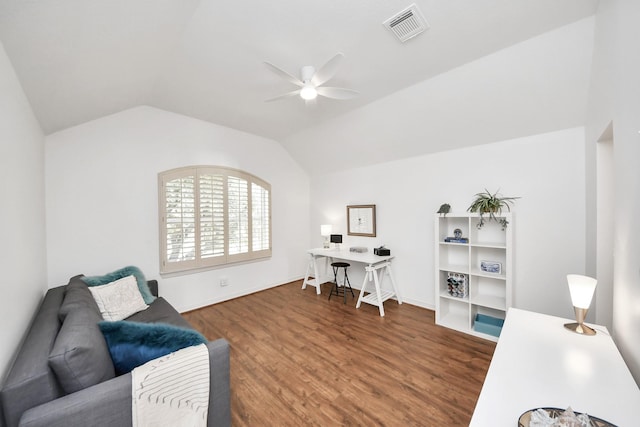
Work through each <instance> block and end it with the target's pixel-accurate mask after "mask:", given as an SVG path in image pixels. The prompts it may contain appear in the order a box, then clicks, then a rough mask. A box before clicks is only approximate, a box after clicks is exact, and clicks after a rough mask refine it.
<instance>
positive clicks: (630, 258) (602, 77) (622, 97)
mask: <svg viewBox="0 0 640 427" xmlns="http://www.w3.org/2000/svg"><path fill="white" fill-rule="evenodd" d="M639 19H640V2H637V1H634V0H610V1H606V2H600V3H599V7H598V13H597V15H596V27H595V43H594V61H593V66H592V79H591V87H590V93H589V95H590V96H589V106H588V116H587V117H588V120H587V126H586V135H587V148H588V149H589V150H588V154H589V156H590V158H595V144H596V141H597V139H598V138H599V137H600V135H601V134H602V132H603V131H604V130H605V128H606V126H607V124H608V123H609V122H610V121H612V122H613V157H614V159H613V163H614V164H613V169H614V187H615V190H614V191H615V195H614V197H615V205H614V206H612V209H613V210H614V212H613V215H614V231H613V233H614V236H613V252H614V253H613V255H614V258H613V259H614V261H613V270H614V273H613V277H614V280H613V336H614V340H615V341H616V344H617V345H618V348H619V349H620V351H621V353H622V355H623V357H624V359H625V361H626V363H627V365H628V366H629V368H630V370H631V372H632V373H633V375H634V377H635V379H636V382H640V329H639V328H638V325H640V310H639V309H638V307H640V239H638V236H640V221H638V218H639V217H640V168H638V159H640V79H639V78H638V76H640V50H639V49H638V40H640V26H638V20H639ZM588 166H589V169H588V170H589V171H590V175H588V182H590V183H593V184H592V185H593V186H595V182H596V179H594V176H595V170H596V169H595V166H594V162H590V163H588ZM595 223H596V220H595V218H590V224H595Z"/></svg>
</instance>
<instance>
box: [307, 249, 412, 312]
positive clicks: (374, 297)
mask: <svg viewBox="0 0 640 427" xmlns="http://www.w3.org/2000/svg"><path fill="white" fill-rule="evenodd" d="M307 253H308V254H309V265H308V266H307V273H306V274H305V277H304V281H303V282H302V289H306V288H307V285H310V286H315V287H316V293H318V294H320V285H321V284H322V283H324V282H325V281H326V280H325V281H323V280H322V279H321V276H320V274H319V270H318V259H320V258H324V259H325V260H328V262H327V263H325V271H324V272H325V277H326V272H327V269H328V265H330V264H331V263H332V262H333V260H334V259H342V260H345V261H352V262H358V263H362V264H365V268H364V269H365V272H366V274H365V276H364V281H363V283H362V288H361V289H360V296H359V297H358V302H357V303H356V308H360V304H361V303H363V302H366V303H367V304H371V305H375V306H377V307H378V308H379V310H380V316H384V305H383V304H384V302H385V301H386V300H388V299H389V298H392V297H394V296H395V297H396V298H397V300H398V304H402V299H401V298H400V294H399V293H398V289H397V288H396V284H395V281H394V280H393V274H392V271H391V260H392V259H393V255H389V256H378V255H374V254H372V253H371V252H366V253H357V252H350V251H349V250H348V249H347V250H344V249H343V250H337V249H322V248H317V249H309V250H308V251H307ZM311 273H313V279H310V278H309V277H310V275H311ZM385 276H388V277H389V280H390V282H391V288H392V289H393V291H389V290H384V289H381V287H380V284H381V283H382V280H383V279H384V277H385ZM331 280H332V279H331ZM371 282H373V286H374V288H373V289H369V290H367V289H366V288H367V285H369V284H371ZM365 292H369V294H368V295H365Z"/></svg>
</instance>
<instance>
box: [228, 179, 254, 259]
mask: <svg viewBox="0 0 640 427" xmlns="http://www.w3.org/2000/svg"><path fill="white" fill-rule="evenodd" d="M248 185H249V183H248V182H247V181H246V180H244V179H242V178H239V177H236V176H230V177H228V184H227V188H228V194H227V199H228V201H229V255H237V254H243V253H246V252H249V188H248Z"/></svg>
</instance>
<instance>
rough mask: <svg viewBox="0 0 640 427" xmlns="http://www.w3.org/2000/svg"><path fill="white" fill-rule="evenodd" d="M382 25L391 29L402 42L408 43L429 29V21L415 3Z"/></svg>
mask: <svg viewBox="0 0 640 427" xmlns="http://www.w3.org/2000/svg"><path fill="white" fill-rule="evenodd" d="M382 25H384V26H385V27H387V28H388V29H390V30H391V32H393V34H395V35H396V37H398V39H399V40H400V41H401V42H406V41H407V40H409V39H410V38H412V37H415V36H417V35H418V34H420V33H422V32H423V31H424V30H426V29H427V28H429V24H427V20H426V19H424V16H423V15H422V12H420V9H418V6H416V4H415V3H414V4H412V5H411V6H409V7H408V8H406V9H404V10H403V11H402V12H400V13H398V14H396V15H394V16H392V17H391V18H389V19H387V20H386V21H384V22H383V23H382Z"/></svg>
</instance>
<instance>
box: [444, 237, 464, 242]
mask: <svg viewBox="0 0 640 427" xmlns="http://www.w3.org/2000/svg"><path fill="white" fill-rule="evenodd" d="M444 241H445V242H446V243H469V239H467V238H466V237H459V238H456V237H445V238H444Z"/></svg>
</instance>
